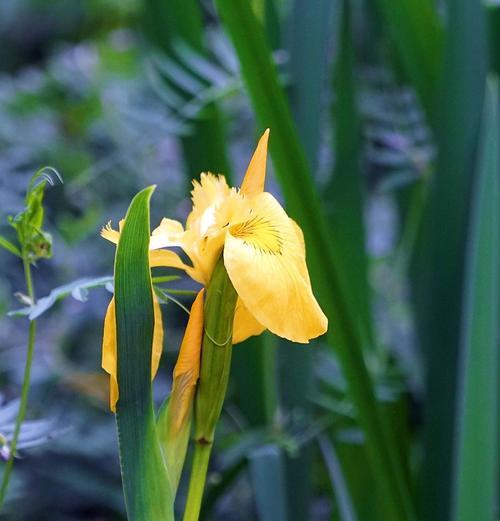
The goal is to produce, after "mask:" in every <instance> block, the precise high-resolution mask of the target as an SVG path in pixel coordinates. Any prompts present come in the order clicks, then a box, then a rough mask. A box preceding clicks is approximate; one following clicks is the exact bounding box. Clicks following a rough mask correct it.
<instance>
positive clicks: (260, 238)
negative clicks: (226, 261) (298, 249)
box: [229, 215, 283, 255]
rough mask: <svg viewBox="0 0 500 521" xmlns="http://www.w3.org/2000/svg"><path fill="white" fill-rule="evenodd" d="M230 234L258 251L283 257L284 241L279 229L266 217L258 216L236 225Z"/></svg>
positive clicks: (231, 228)
mask: <svg viewBox="0 0 500 521" xmlns="http://www.w3.org/2000/svg"><path fill="white" fill-rule="evenodd" d="M229 232H230V233H231V235H232V236H233V237H236V238H238V239H241V240H242V241H243V242H244V243H245V244H246V245H248V246H252V247H253V248H255V249H256V250H260V251H261V252H264V253H272V254H274V255H281V247H282V245H283V241H282V239H281V236H280V233H279V229H278V227H277V226H276V225H275V224H273V223H272V222H271V221H269V220H268V219H266V218H265V217H262V216H257V215H256V216H255V217H252V218H251V219H250V220H248V221H245V222H242V223H238V224H234V225H233V226H231V227H230V228H229Z"/></svg>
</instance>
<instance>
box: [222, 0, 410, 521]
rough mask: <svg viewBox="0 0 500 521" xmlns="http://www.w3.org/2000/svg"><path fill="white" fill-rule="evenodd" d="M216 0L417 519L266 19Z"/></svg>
mask: <svg viewBox="0 0 500 521" xmlns="http://www.w3.org/2000/svg"><path fill="white" fill-rule="evenodd" d="M216 5H217V8H218V11H219V13H220V15H221V17H222V20H223V23H224V26H225V28H226V29H227V31H228V33H229V35H230V37H231V39H232V41H233V44H234V46H235V49H236V52H237V55H238V58H239V62H240V66H241V70H242V75H243V78H244V80H245V83H246V86H247V89H248V92H249V95H250V98H251V101H252V104H253V107H254V110H255V112H256V115H257V119H258V121H259V125H260V126H261V128H266V127H270V128H271V132H272V133H271V138H270V151H271V156H272V159H273V163H274V166H275V169H276V173H277V175H278V178H279V180H280V182H281V186H282V188H283V192H284V195H285V199H286V203H287V208H288V210H289V212H290V214H291V215H292V217H294V218H295V219H296V220H297V222H298V223H299V224H300V226H301V227H302V229H303V231H304V234H305V239H306V244H307V248H308V263H309V266H310V272H311V278H312V281H313V288H314V290H315V292H316V293H317V294H318V297H319V301H320V302H321V304H322V306H323V308H324V310H325V312H326V314H327V316H328V317H329V318H330V320H331V321H332V323H331V326H330V329H329V333H328V338H329V341H330V343H331V345H332V346H335V348H336V349H337V354H338V357H339V360H340V362H341V364H342V368H343V371H344V375H345V377H346V380H347V382H348V386H349V392H350V395H351V397H352V400H353V402H354V404H355V407H356V411H357V414H358V417H359V421H360V424H361V425H362V427H363V429H364V431H365V434H366V441H367V447H368V450H369V454H370V458H371V459H370V462H371V464H372V465H373V467H374V474H375V475H377V477H378V480H377V484H378V485H379V486H380V488H379V493H380V494H381V495H387V497H388V498H389V499H388V500H387V501H386V502H385V504H386V506H387V509H388V510H387V519H396V520H397V521H404V520H408V519H413V508H412V505H411V499H410V495H409V491H408V490H407V487H406V484H405V480H404V478H403V477H402V469H401V468H400V467H399V466H398V463H397V460H396V457H395V456H394V454H393V453H392V448H391V447H390V446H389V445H388V443H387V436H386V433H385V428H384V425H383V422H382V419H381V415H380V412H379V409H378V405H377V402H376V399H375V396H374V392H373V386H372V383H371V380H370V377H369V375H368V372H367V369H366V366H365V363H364V360H363V353H362V340H361V336H362V335H361V334H360V331H359V328H358V321H357V317H356V310H353V309H351V308H350V306H349V304H348V299H347V289H346V284H345V276H344V274H343V273H342V271H341V268H340V267H339V266H338V265H337V263H336V262H335V256H334V254H333V251H334V248H335V246H334V244H332V240H331V237H330V234H329V232H328V226H327V222H326V220H325V219H324V217H323V216H322V215H323V210H322V208H321V205H320V203H319V199H318V195H317V194H316V192H315V190H314V184H313V180H312V176H311V173H310V171H309V168H308V163H307V160H306V158H305V155H304V151H303V148H302V145H301V142H300V140H299V138H298V135H297V131H296V128H295V127H294V124H293V121H292V118H291V115H290V110H289V107H288V105H287V102H286V99H285V96H284V93H283V90H282V89H281V87H280V85H279V83H278V77H277V74H276V69H275V67H274V65H273V62H272V60H271V57H270V53H269V49H268V48H267V46H266V41H265V37H264V35H263V33H262V28H261V26H260V24H259V22H258V21H257V20H256V19H255V16H254V15H253V13H252V10H251V8H250V6H249V4H248V2H247V1H246V0H217V1H216Z"/></svg>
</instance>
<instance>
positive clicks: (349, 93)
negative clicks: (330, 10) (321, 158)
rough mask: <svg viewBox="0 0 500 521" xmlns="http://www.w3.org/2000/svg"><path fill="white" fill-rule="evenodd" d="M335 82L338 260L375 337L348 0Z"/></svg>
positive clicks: (333, 221) (330, 202)
mask: <svg viewBox="0 0 500 521" xmlns="http://www.w3.org/2000/svg"><path fill="white" fill-rule="evenodd" d="M334 85H335V94H336V100H337V102H336V106H335V112H334V114H333V118H334V125H335V171H334V174H333V177H332V179H331V181H330V183H329V184H328V186H327V188H326V190H325V198H324V200H325V205H326V208H327V214H328V221H329V224H330V226H329V229H330V233H331V236H332V238H334V240H335V249H336V253H337V262H338V263H339V264H340V265H341V267H342V272H343V273H344V274H345V278H346V281H347V285H349V289H348V298H349V299H351V306H352V307H353V309H356V310H357V312H358V315H359V321H360V322H361V328H362V331H363V336H364V339H365V340H367V343H370V342H371V341H372V324H371V311H370V308H371V306H370V292H369V287H368V279H367V270H368V262H367V257H366V251H365V230H364V223H363V212H364V208H363V205H364V194H363V186H362V174H361V166H360V161H361V158H360V157H359V151H360V150H361V142H360V141H361V140H360V125H359V113H358V108H357V96H356V85H355V81H354V48H353V44H352V34H351V14H350V5H349V2H348V1H343V2H342V16H341V22H340V31H339V50H338V57H337V63H336V67H335V75H334Z"/></svg>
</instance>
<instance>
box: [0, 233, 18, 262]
mask: <svg viewBox="0 0 500 521" xmlns="http://www.w3.org/2000/svg"><path fill="white" fill-rule="evenodd" d="M0 246H1V247H2V248H5V249H6V250H7V251H8V252H10V253H12V254H13V255H15V256H16V257H22V255H21V252H20V251H19V248H18V247H17V246H16V245H15V244H12V243H11V242H10V241H8V240H7V239H6V238H5V237H2V236H1V235H0Z"/></svg>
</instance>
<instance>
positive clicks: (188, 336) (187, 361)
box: [169, 289, 205, 435]
mask: <svg viewBox="0 0 500 521" xmlns="http://www.w3.org/2000/svg"><path fill="white" fill-rule="evenodd" d="M204 291H205V290H204V289H202V290H200V291H199V292H198V295H197V296H196V299H195V300H194V302H193V305H192V306H191V313H190V315H189V320H188V323H187V326H186V331H185V333H184V338H183V340H182V344H181V348H180V350H179V356H178V358H177V363H176V364H175V368H174V382H173V387H172V394H171V397H170V404H169V407H170V411H169V414H170V415H171V416H170V421H171V426H172V429H173V430H172V433H173V435H175V433H176V432H178V431H179V429H180V428H181V427H182V425H183V424H184V423H185V421H186V418H187V416H188V414H189V412H190V410H191V406H192V403H193V398H194V392H195V389H196V387H195V386H196V382H197V381H198V378H199V376H200V356H201V343H202V340H203V316H204V313H203V307H204V302H203V294H204Z"/></svg>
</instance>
